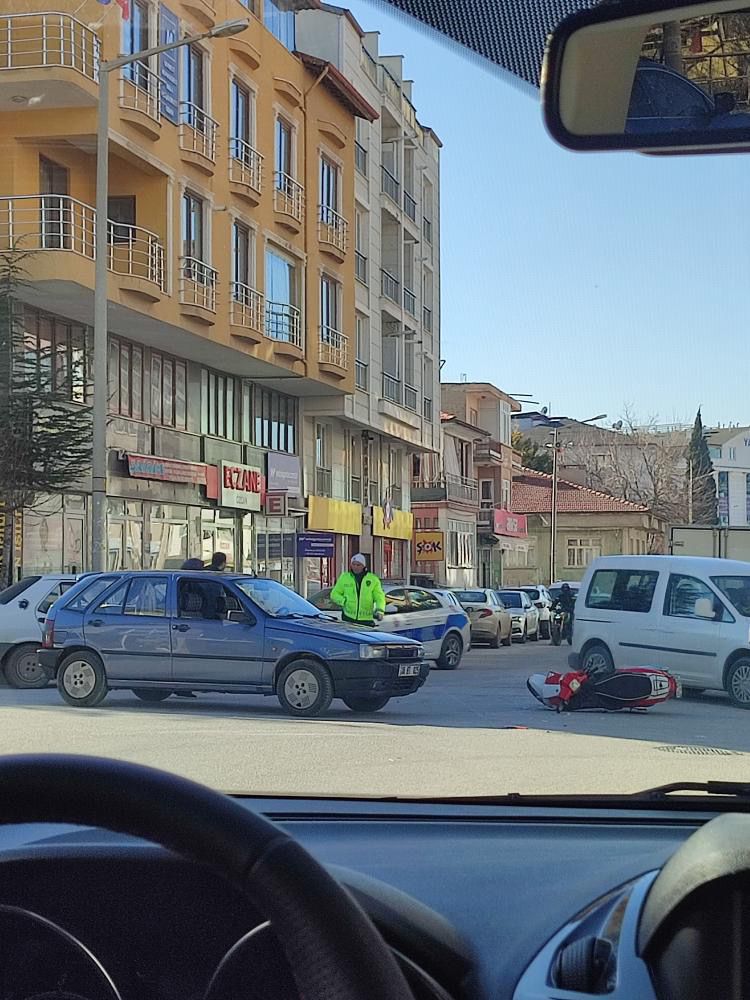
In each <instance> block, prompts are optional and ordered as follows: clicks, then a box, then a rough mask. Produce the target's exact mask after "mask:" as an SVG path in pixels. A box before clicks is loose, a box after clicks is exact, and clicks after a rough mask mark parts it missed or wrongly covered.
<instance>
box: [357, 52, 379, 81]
mask: <svg viewBox="0 0 750 1000" xmlns="http://www.w3.org/2000/svg"><path fill="white" fill-rule="evenodd" d="M360 51H361V53H362V65H363V66H364V68H365V73H367V75H368V76H369V77H370V79H371V80H372V82H373V83H377V82H378V64H377V63H376V62H375V60H374V59H373V58H372V56H371V55H370V53H369V52H368V51H367V49H366V48H365V47H364V45H363V46H362V48H361V50H360Z"/></svg>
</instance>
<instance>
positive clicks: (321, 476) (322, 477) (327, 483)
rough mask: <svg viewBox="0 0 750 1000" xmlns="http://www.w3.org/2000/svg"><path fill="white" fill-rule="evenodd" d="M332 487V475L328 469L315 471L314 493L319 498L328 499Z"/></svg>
mask: <svg viewBox="0 0 750 1000" xmlns="http://www.w3.org/2000/svg"><path fill="white" fill-rule="evenodd" d="M332 485H333V473H332V472H331V470H330V469H321V468H320V467H318V468H317V469H316V470H315V492H316V493H317V494H318V496H319V497H329V496H330V495H331V489H332Z"/></svg>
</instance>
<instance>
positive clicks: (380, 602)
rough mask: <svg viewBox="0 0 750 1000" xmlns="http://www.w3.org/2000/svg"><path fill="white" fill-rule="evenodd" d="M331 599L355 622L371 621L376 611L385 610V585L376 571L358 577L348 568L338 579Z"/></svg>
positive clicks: (345, 615) (346, 616)
mask: <svg viewBox="0 0 750 1000" xmlns="http://www.w3.org/2000/svg"><path fill="white" fill-rule="evenodd" d="M331 600H332V601H333V603H334V604H338V606H339V607H340V608H341V610H342V611H343V612H344V617H345V618H348V619H349V620H350V621H354V622H371V621H373V620H374V614H375V612H376V611H380V612H384V611H385V594H384V593H383V585H382V584H381V582H380V580H379V579H378V577H377V576H376V575H375V574H374V573H367V572H365V573H362V574H360V578H359V579H358V577H357V576H356V575H355V574H354V573H352V571H351V570H346V571H345V572H344V573H342V574H341V576H340V577H339V578H338V580H337V581H336V585H335V587H334V588H333V590H332V591H331Z"/></svg>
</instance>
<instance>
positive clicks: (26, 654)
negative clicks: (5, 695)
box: [5, 642, 50, 690]
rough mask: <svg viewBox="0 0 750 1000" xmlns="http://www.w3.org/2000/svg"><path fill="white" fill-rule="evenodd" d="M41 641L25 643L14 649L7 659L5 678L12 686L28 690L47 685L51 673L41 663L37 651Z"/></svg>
mask: <svg viewBox="0 0 750 1000" xmlns="http://www.w3.org/2000/svg"><path fill="white" fill-rule="evenodd" d="M38 648H39V643H31V642H27V643H24V644H23V645H22V646H16V648H15V649H12V650H11V651H10V652H9V653H8V655H7V657H6V659H5V679H6V681H7V682H8V684H9V685H10V686H11V687H12V688H20V689H22V690H28V689H30V688H44V687H47V685H48V684H49V681H50V677H49V674H48V673H47V671H46V670H45V669H44V667H42V666H41V665H40V664H39V661H38V660H37V655H36V651H37V649H38Z"/></svg>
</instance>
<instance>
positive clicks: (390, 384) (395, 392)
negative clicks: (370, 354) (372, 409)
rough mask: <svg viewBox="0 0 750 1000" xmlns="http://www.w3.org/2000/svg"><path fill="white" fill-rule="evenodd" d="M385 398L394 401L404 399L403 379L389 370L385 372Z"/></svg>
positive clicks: (398, 401)
mask: <svg viewBox="0 0 750 1000" xmlns="http://www.w3.org/2000/svg"><path fill="white" fill-rule="evenodd" d="M383 399H389V400H390V401H391V402H392V403H401V401H402V399H403V394H402V386H401V379H399V378H396V376H395V375H389V374H388V373H387V372H383Z"/></svg>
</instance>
